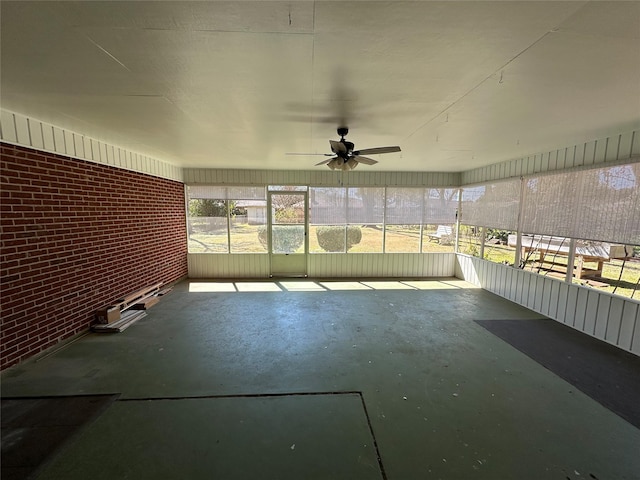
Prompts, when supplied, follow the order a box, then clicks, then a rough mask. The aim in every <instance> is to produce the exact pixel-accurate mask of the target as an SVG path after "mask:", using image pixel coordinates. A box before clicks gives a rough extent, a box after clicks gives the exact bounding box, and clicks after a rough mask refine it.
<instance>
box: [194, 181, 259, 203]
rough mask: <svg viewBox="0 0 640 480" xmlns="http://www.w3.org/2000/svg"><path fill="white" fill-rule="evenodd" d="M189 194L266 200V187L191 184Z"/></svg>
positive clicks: (223, 198)
mask: <svg viewBox="0 0 640 480" xmlns="http://www.w3.org/2000/svg"><path fill="white" fill-rule="evenodd" d="M187 194H188V196H189V198H190V199H194V198H214V199H221V200H266V198H267V194H266V190H265V188H264V187H220V186H212V185H189V186H188V187H187Z"/></svg>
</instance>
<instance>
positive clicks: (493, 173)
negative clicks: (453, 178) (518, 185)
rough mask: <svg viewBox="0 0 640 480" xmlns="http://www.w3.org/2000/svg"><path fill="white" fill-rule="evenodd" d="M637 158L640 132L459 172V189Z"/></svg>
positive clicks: (626, 133) (627, 133) (639, 153)
mask: <svg viewBox="0 0 640 480" xmlns="http://www.w3.org/2000/svg"><path fill="white" fill-rule="evenodd" d="M638 155H640V130H636V131H630V132H622V133H619V134H616V135H612V136H610V137H607V138H600V139H597V140H592V141H589V142H585V143H583V144H580V145H571V146H568V147H565V148H560V149H558V150H553V151H551V152H543V153H538V154H535V155H529V156H527V157H523V158H518V159H513V160H507V161H505V162H500V163H497V164H493V165H489V166H486V167H480V168H476V169H473V170H467V171H466V172H462V175H461V178H460V185H470V184H474V183H482V182H487V181H492V180H500V179H503V178H510V177H518V176H521V175H532V174H534V173H541V172H546V171H553V170H562V169H566V168H574V167H581V166H594V165H598V164H601V163H605V162H616V161H619V162H621V161H625V160H628V159H629V158H631V157H632V156H638Z"/></svg>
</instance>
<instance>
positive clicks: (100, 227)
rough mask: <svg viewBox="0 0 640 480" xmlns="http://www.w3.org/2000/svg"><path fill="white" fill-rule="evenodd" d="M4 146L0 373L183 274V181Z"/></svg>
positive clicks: (2, 168) (184, 263) (0, 266)
mask: <svg viewBox="0 0 640 480" xmlns="http://www.w3.org/2000/svg"><path fill="white" fill-rule="evenodd" d="M0 148H1V154H2V155H1V157H2V160H1V170H0V172H1V181H2V183H1V184H0V194H1V195H2V197H1V200H2V202H1V210H0V212H1V222H0V223H1V225H0V233H1V235H2V252H1V257H2V258H1V265H0V268H1V269H0V272H1V274H0V282H1V283H0V287H1V289H2V290H1V292H0V293H1V296H0V318H1V324H0V369H4V368H6V367H8V366H10V365H13V364H15V363H18V362H19V361H21V360H23V359H25V358H27V357H29V356H31V355H34V354H36V353H38V352H41V351H42V350H44V349H46V348H48V347H51V346H52V345H55V344H56V343H57V342H59V341H60V340H62V339H64V338H67V337H70V336H72V335H74V334H76V333H78V332H82V331H84V330H86V329H87V328H88V327H89V325H90V324H91V322H92V321H93V318H94V312H95V310H96V309H98V308H99V307H101V306H105V305H107V304H109V303H111V302H113V301H114V300H116V299H118V298H121V297H123V296H124V295H126V294H129V293H131V292H133V291H136V290H138V289H140V288H143V287H145V286H147V285H150V284H153V283H156V282H160V281H162V282H165V283H168V282H172V281H174V280H177V279H179V278H181V277H183V276H185V275H186V274H187V241H186V231H185V211H184V187H183V185H182V183H180V182H175V181H171V180H165V179H160V178H156V177H153V176H150V175H145V174H141V173H135V172H130V171H127V170H123V169H119V168H115V167H109V166H105V165H100V164H95V163H91V162H86V161H82V160H75V159H71V158H68V157H65V156H62V155H55V154H50V153H45V152H39V151H37V150H32V149H28V148H22V147H16V146H13V145H7V144H4V143H2V144H0ZM156 308H157V307H156Z"/></svg>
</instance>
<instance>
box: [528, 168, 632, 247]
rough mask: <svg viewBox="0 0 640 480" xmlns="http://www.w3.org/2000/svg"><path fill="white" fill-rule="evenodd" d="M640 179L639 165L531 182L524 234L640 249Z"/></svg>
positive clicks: (552, 176) (545, 178)
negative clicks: (630, 246) (639, 247)
mask: <svg viewBox="0 0 640 480" xmlns="http://www.w3.org/2000/svg"><path fill="white" fill-rule="evenodd" d="M639 177H640V163H634V164H629V165H617V166H612V167H604V168H595V169H590V170H579V171H574V172H565V173H558V174H553V175H542V176H539V177H533V178H529V179H527V180H526V182H525V190H524V211H523V221H522V230H523V231H524V232H528V233H540V234H546V235H556V236H565V237H569V238H577V239H584V240H598V241H605V242H617V243H625V244H630V245H637V244H639V243H640V208H639V205H640V193H639V190H640V189H639V188H638V187H639V181H638V178H639Z"/></svg>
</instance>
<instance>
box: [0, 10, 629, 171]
mask: <svg viewBox="0 0 640 480" xmlns="http://www.w3.org/2000/svg"><path fill="white" fill-rule="evenodd" d="M0 9H1V22H2V24H1V27H2V32H1V35H2V38H1V40H2V43H1V49H2V50H1V54H2V55H1V57H0V59H1V67H2V70H1V80H2V85H1V87H2V89H1V90H0V95H1V98H0V99H1V101H2V107H3V108H6V109H9V110H12V111H15V112H18V113H21V114H24V115H28V116H31V117H34V118H37V119H40V120H43V121H46V122H49V123H53V124H55V125H58V126H60V127H63V128H67V129H70V130H73V131H77V132H80V133H84V134H86V135H90V136H92V137H95V138H98V139H102V140H105V141H109V142H112V143H115V144H117V145H120V146H122V147H124V148H128V149H131V150H133V151H138V152H140V153H143V154H146V155H149V156H153V157H156V158H159V159H161V160H165V161H169V162H172V163H175V164H176V165H180V166H184V167H202V168H207V167H210V168H244V169H258V168H259V169H293V170H298V169H311V168H316V167H314V166H313V165H314V164H315V163H317V162H318V161H319V160H320V159H321V157H316V156H292V155H287V153H327V152H329V151H330V148H329V142H328V141H329V140H330V139H332V140H337V139H338V136H337V134H336V128H337V127H338V126H340V125H341V124H346V125H347V126H348V127H349V128H350V133H349V135H348V137H347V140H350V141H352V142H354V143H355V144H356V148H370V147H377V146H385V145H400V146H401V148H402V152H400V153H393V154H387V155H380V156H379V157H377V159H378V160H379V163H378V164H376V165H374V166H367V167H366V168H367V169H370V170H381V171H382V170H386V171H392V170H407V171H464V170H469V169H473V168H476V167H480V166H483V165H488V164H491V163H495V162H500V161H504V160H510V159H513V158H518V157H521V156H525V155H529V154H533V153H538V152H540V151H544V150H551V149H556V148H561V147H564V146H567V145H570V144H573V143H580V142H584V141H586V140H591V139H594V138H602V137H605V136H608V135H611V134H615V133H618V132H621V131H624V130H631V129H634V128H638V127H640V2H615V1H614V2H574V1H570V2H520V1H513V2H511V1H500V2H430V1H415V2H412V1H408V2H397V1H372V2H369V1H352V2H349V1H341V2H329V1H315V2H314V1H294V2H270V1H242V2H239V1H231V2H221V1H209V2H206V1H205V2H190V1H175V2H174V1H159V2H146V1H145V2H142V1H141V2H137V1H132V2H128V1H123V2H94V1H85V2H83V1H80V2H60V1H56V2H30V1H29V2H27V1H20V2H14V1H6V0H4V1H2V2H1V3H0ZM317 168H326V167H317ZM361 168H365V167H364V166H363V167H361Z"/></svg>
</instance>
